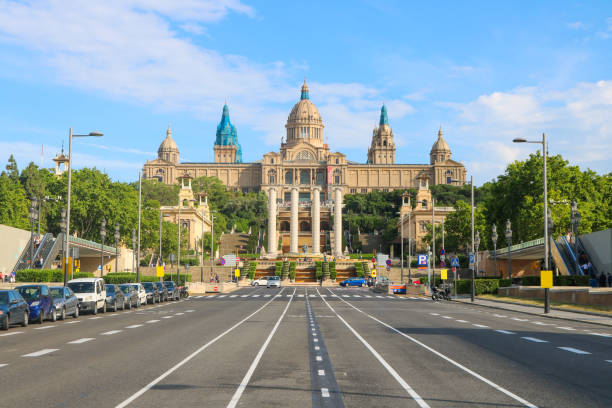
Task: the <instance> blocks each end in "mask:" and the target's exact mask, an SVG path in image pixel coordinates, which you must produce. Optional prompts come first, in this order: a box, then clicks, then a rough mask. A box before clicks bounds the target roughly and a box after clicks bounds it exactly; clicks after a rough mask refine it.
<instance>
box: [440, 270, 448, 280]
mask: <svg viewBox="0 0 612 408" xmlns="http://www.w3.org/2000/svg"><path fill="white" fill-rule="evenodd" d="M440 278H441V279H442V280H447V279H448V269H440Z"/></svg>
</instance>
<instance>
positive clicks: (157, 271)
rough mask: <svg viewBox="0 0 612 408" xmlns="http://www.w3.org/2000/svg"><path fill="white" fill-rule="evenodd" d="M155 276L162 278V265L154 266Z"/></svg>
mask: <svg viewBox="0 0 612 408" xmlns="http://www.w3.org/2000/svg"><path fill="white" fill-rule="evenodd" d="M155 276H157V277H158V278H163V277H164V267H163V266H158V267H157V268H156V274H155Z"/></svg>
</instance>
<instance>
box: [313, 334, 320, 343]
mask: <svg viewBox="0 0 612 408" xmlns="http://www.w3.org/2000/svg"><path fill="white" fill-rule="evenodd" d="M313 336H316V334H313ZM312 341H314V342H315V343H318V342H319V339H317V338H316V337H315V338H314V339H312Z"/></svg>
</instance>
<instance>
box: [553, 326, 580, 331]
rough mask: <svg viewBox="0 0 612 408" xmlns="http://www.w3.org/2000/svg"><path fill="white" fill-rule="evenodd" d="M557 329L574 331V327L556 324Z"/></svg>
mask: <svg viewBox="0 0 612 408" xmlns="http://www.w3.org/2000/svg"><path fill="white" fill-rule="evenodd" d="M557 329H563V330H572V331H576V329H574V328H573V327H566V326H557Z"/></svg>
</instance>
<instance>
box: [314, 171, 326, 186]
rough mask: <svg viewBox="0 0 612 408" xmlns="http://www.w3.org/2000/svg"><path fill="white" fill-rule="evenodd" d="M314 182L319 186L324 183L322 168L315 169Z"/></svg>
mask: <svg viewBox="0 0 612 408" xmlns="http://www.w3.org/2000/svg"><path fill="white" fill-rule="evenodd" d="M315 183H316V184H317V185H319V186H322V185H323V184H325V172H324V171H323V170H317V176H316V181H315Z"/></svg>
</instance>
